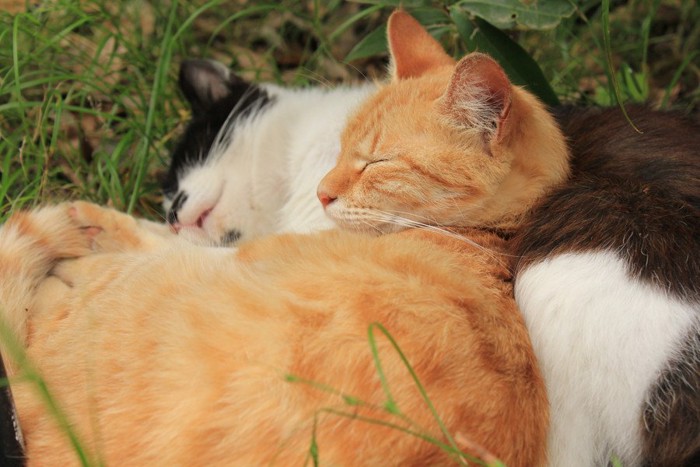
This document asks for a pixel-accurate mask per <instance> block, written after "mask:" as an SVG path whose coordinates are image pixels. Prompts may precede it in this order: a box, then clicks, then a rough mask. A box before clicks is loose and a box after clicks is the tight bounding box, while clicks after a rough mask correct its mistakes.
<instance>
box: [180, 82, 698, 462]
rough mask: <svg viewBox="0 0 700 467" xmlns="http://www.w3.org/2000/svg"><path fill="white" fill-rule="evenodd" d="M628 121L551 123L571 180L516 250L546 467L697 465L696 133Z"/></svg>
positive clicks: (563, 119)
mask: <svg viewBox="0 0 700 467" xmlns="http://www.w3.org/2000/svg"><path fill="white" fill-rule="evenodd" d="M201 84H203V85H204V84H206V85H207V86H218V84H217V82H216V81H213V82H211V83H201ZM190 100H191V101H193V100H192V99H190ZM193 105H196V102H194V103H193ZM231 106H233V103H229V107H231ZM628 111H629V112H630V113H631V116H632V119H633V121H634V122H635V123H636V124H637V125H638V126H642V127H643V130H644V134H642V135H637V134H635V133H633V132H632V130H631V127H630V126H629V124H628V123H627V122H626V121H625V119H624V117H623V116H622V114H621V113H620V112H619V110H618V109H617V108H612V109H581V108H573V107H572V108H560V109H555V115H556V118H557V120H558V122H559V123H560V125H561V127H562V129H563V131H564V133H565V134H566V136H567V137H568V139H569V144H570V146H571V148H572V149H573V156H574V157H573V158H572V161H571V170H572V173H573V175H572V177H571V180H570V182H569V183H568V184H566V185H565V187H563V188H561V190H559V191H557V192H555V193H554V194H552V195H551V197H550V198H548V199H547V201H545V203H544V204H543V205H542V207H541V208H539V209H537V210H536V211H535V215H534V217H533V218H532V220H531V221H530V223H529V224H528V226H527V227H526V228H524V229H522V230H521V231H520V233H519V235H518V237H517V239H518V244H519V245H520V246H519V248H518V251H517V253H518V254H519V255H520V256H521V257H522V260H520V261H519V262H518V264H517V266H516V273H517V280H516V291H517V295H516V299H517V301H518V303H519V305H520V306H521V307H522V308H523V310H524V312H525V314H526V318H527V322H528V325H529V327H530V332H531V333H533V336H534V337H533V338H534V339H535V345H536V350H537V351H538V354H539V355H540V358H542V360H543V362H544V363H546V365H545V376H546V377H547V379H548V390H549V393H550V395H551V396H552V402H553V408H552V409H553V414H552V417H553V426H552V432H551V434H550V439H551V443H550V444H551V458H552V465H583V466H590V465H605V464H606V463H607V462H608V460H609V459H610V458H611V457H612V456H618V457H621V458H622V459H623V460H624V465H640V464H641V465H683V464H686V465H693V463H694V462H695V463H700V460H698V456H700V454H699V452H700V398H699V397H698V396H697V394H698V393H699V392H700V389H699V388H700V376H699V375H700V368H698V364H699V363H698V362H700V357H698V355H700V336H699V334H698V330H697V329H698V308H699V306H698V302H699V299H698V293H697V284H698V283H699V281H700V272H699V267H698V253H699V252H700V246H699V245H698V240H697V238H698V236H699V234H698V232H699V231H700V229H699V228H698V214H697V212H698V209H700V207H698V206H700V203H699V202H698V199H699V198H700V195H698V192H697V190H698V189H699V187H700V174H699V172H698V171H699V170H700V169H699V167H700V161H699V160H698V158H699V156H698V148H700V140H699V139H700V129H699V128H698V126H697V125H696V124H692V123H690V122H688V121H687V120H684V119H683V118H680V117H678V116H677V115H675V114H673V113H668V112H655V111H651V110H650V109H647V108H644V107H631V108H629V109H628ZM188 140H189V141H193V138H192V137H191V136H188ZM239 175H241V174H239V173H234V174H227V176H228V177H231V179H232V180H236V177H238V176H239ZM319 178H320V177H319ZM305 181H306V183H311V184H313V185H315V184H316V180H312V179H311V178H309V179H307V180H305ZM294 187H296V188H299V187H301V185H297V184H295V185H294ZM306 189H307V190H308V188H306ZM659 191H662V192H665V194H663V195H660V194H659V193H658V192H659ZM307 201H308V199H307ZM327 201H328V200H326V202H327ZM312 202H313V203H314V205H316V203H317V202H316V200H312ZM307 212H309V213H310V212H313V206H312V207H311V208H309V209H308V210H307ZM316 212H317V213H318V211H316ZM374 215H375V216H376V213H375V214H374ZM385 217H387V218H388V216H385ZM302 218H303V217H299V219H302ZM393 219H394V221H395V222H400V223H402V224H404V225H406V224H407V223H411V222H409V221H407V220H406V219H404V218H402V217H401V216H394V217H393ZM417 219H418V220H420V218H417ZM412 222H413V223H415V219H414V221H412ZM616 252H617V253H616ZM621 252H622V253H624V254H622V255H620V253H621ZM645 284H646V285H645ZM666 290H668V291H669V293H667V292H666ZM630 297H633V298H630ZM634 309H637V310H638V311H637V312H636V313H635V314H632V311H629V310H634Z"/></svg>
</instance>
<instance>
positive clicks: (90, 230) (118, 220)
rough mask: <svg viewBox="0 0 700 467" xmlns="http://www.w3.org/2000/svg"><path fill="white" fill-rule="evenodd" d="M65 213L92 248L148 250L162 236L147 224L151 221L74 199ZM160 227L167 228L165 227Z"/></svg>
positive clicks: (103, 250) (162, 238) (156, 243)
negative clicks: (88, 240)
mask: <svg viewBox="0 0 700 467" xmlns="http://www.w3.org/2000/svg"><path fill="white" fill-rule="evenodd" d="M68 212H69V215H70V217H71V219H73V221H74V222H75V223H76V224H77V225H79V226H80V228H81V229H83V232H84V235H85V236H87V237H88V238H90V240H91V246H92V249H93V250H96V251H102V252H119V251H127V250H145V249H150V248H153V247H155V246H157V245H158V244H160V243H162V241H163V240H164V237H165V234H162V233H156V230H157V229H155V228H152V227H149V226H150V225H151V224H153V223H149V222H147V221H143V220H139V219H136V218H134V217H132V216H130V215H128V214H125V213H123V212H119V211H117V210H115V209H111V208H107V207H103V206H99V205H97V204H92V203H87V202H84V201H76V202H73V203H71V205H70V207H69V209H68ZM154 225H155V224H154ZM163 229H165V230H167V228H166V227H163Z"/></svg>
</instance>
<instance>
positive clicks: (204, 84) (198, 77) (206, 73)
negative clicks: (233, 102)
mask: <svg viewBox="0 0 700 467" xmlns="http://www.w3.org/2000/svg"><path fill="white" fill-rule="evenodd" d="M241 81H242V80H241V79H240V78H239V77H238V76H236V75H235V74H234V73H233V72H232V71H231V70H229V69H228V67H227V66H226V65H224V64H223V63H220V62H216V61H214V60H201V59H190V60H185V61H183V62H182V64H181V65H180V89H181V90H182V93H183V94H184V95H185V97H186V98H187V101H188V102H189V103H190V106H191V107H192V112H193V113H195V114H199V113H203V112H206V111H207V110H209V109H210V108H211V107H212V105H214V104H215V103H216V102H218V101H219V100H221V99H223V98H225V97H228V96H229V95H231V89H232V86H234V85H235V84H238V83H240V82H241Z"/></svg>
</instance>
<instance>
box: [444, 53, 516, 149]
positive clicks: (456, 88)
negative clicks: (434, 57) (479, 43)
mask: <svg viewBox="0 0 700 467" xmlns="http://www.w3.org/2000/svg"><path fill="white" fill-rule="evenodd" d="M511 99H512V86H511V83H510V81H509V80H508V76H507V75H506V73H505V71H503V68H501V66H500V65H499V64H498V63H497V62H496V61H495V60H494V59H492V58H491V57H489V56H488V55H485V54H482V53H472V54H469V55H467V56H466V57H464V58H462V59H461V60H460V61H459V62H458V63H457V66H456V67H455V71H454V74H453V75H452V80H451V81H450V85H449V87H448V88H447V91H446V92H445V94H444V95H443V97H442V103H441V106H442V111H443V112H444V113H446V114H447V116H448V117H449V118H450V120H452V121H454V122H456V123H458V124H460V125H463V126H465V127H468V128H477V129H480V130H482V131H483V132H484V133H485V135H486V136H487V139H488V140H491V139H493V138H494V137H495V139H496V140H497V141H499V140H501V139H502V138H503V136H504V135H505V134H506V132H507V129H508V115H509V113H510V108H511Z"/></svg>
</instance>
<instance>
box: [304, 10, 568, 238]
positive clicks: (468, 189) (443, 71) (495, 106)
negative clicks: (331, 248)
mask: <svg viewBox="0 0 700 467" xmlns="http://www.w3.org/2000/svg"><path fill="white" fill-rule="evenodd" d="M387 37H388V40H389V48H390V52H391V70H392V72H391V74H392V80H391V82H390V83H388V84H386V85H385V86H384V87H383V88H382V89H381V90H380V91H378V92H377V93H376V94H375V95H374V96H373V97H371V98H370V99H368V100H367V101H366V102H365V103H364V104H363V105H362V106H361V107H360V108H359V109H358V111H356V113H355V115H354V117H353V118H352V119H351V120H350V121H349V123H348V125H347V126H346V127H345V131H344V132H343V135H342V138H341V147H342V149H341V153H340V156H339V159H338V163H337V165H336V166H335V168H334V169H333V170H331V171H330V172H329V173H328V174H327V175H326V176H325V178H324V179H323V180H322V181H321V183H320V184H319V187H318V197H319V199H320V201H321V203H322V204H323V206H324V207H325V210H326V213H327V215H329V216H330V217H331V218H332V219H333V220H334V221H335V222H336V223H337V224H339V225H340V226H342V227H345V228H349V229H354V230H360V231H366V232H378V233H385V232H391V231H396V230H401V229H403V228H405V227H407V226H410V225H412V224H414V223H416V222H418V223H423V224H430V225H440V226H463V227H468V226H486V227H494V228H506V229H509V228H513V227H515V226H516V225H517V224H518V222H519V220H520V218H521V217H522V215H523V214H524V213H525V212H526V211H527V210H528V208H530V207H531V206H532V205H533V203H534V202H535V201H537V199H538V198H540V197H541V196H542V195H543V194H544V193H545V192H546V191H547V190H548V189H549V188H550V187H552V186H553V185H555V184H557V183H559V182H561V181H563V180H564V179H565V178H566V177H567V175H568V170H569V169H568V158H569V155H568V150H567V147H566V143H565V140H564V136H563V135H562V133H561V131H560V130H559V128H558V127H557V124H556V123H555V121H554V119H553V118H552V116H551V115H550V114H549V113H548V112H547V110H546V109H545V107H544V106H543V105H542V104H541V103H540V102H539V101H538V100H537V99H536V98H535V97H534V96H532V95H531V94H530V93H528V92H527V91H525V90H523V89H521V88H518V87H516V86H513V85H512V84H511V83H510V81H509V80H508V77H507V76H506V74H505V72H504V71H503V69H502V68H501V67H500V66H499V65H498V64H497V63H496V62H495V61H494V60H493V59H491V58H490V57H488V56H487V55H484V54H480V53H473V54H470V55H467V56H466V57H464V58H462V59H461V60H460V61H459V62H455V60H453V59H452V58H451V57H450V56H449V55H447V54H446V53H445V52H444V51H443V49H442V47H441V46H440V44H439V43H438V42H437V41H436V40H435V39H433V38H432V37H431V36H430V34H429V33H428V32H427V31H426V30H425V29H423V27H422V26H421V25H420V24H419V23H418V22H417V21H416V20H415V19H413V18H412V17H411V16H410V15H408V14H407V13H405V12H403V11H396V12H394V13H393V14H392V16H391V17H390V19H389V24H388V27H387Z"/></svg>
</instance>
